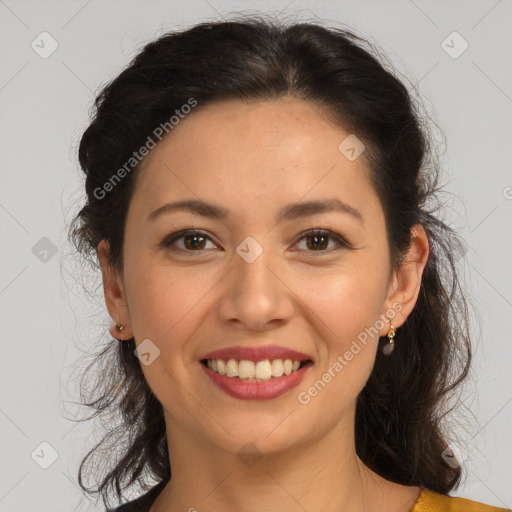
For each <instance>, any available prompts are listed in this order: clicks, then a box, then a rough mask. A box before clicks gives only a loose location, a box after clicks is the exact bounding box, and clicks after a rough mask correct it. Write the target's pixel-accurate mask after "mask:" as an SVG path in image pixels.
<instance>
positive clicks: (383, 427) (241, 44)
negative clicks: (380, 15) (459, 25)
mask: <svg viewBox="0 0 512 512" xmlns="http://www.w3.org/2000/svg"><path fill="white" fill-rule="evenodd" d="M430 140H431V139H430V138H429V136H428V133H427V131H426V129H425V128H424V126H423V123H422V119H421V117H420V115H419V114H418V109H417V106H416V105H415V103H414V102H413V100H412V99H411V97H410V96H409V94H408V92H407V90H406V88H405V87H404V85H403V84H402V83H401V82H400V81H399V80H398V79H397V78H395V77H394V76H393V74H392V73H391V72H390V71H388V70H386V69H385V68H384V66H383V65H382V64H381V63H380V62H379V59H377V58H376V57H374V56H372V54H371V52H370V49H365V42H364V40H362V39H360V38H358V37H357V36H356V35H354V34H352V33H350V32H348V31H342V30H338V29H327V28H323V27H321V26H318V25H313V24H306V23H304V24H296V25H290V26H285V25H284V24H280V23H276V22H269V21H266V20H265V19H263V18H252V19H243V20H231V21H228V22H218V23H205V24H201V25H198V26H196V27H193V28H191V29H189V30H185V31H182V32H175V33H169V34H167V35H164V36H163V37H161V38H159V39H158V40H156V41H153V42H151V43H149V44H148V45H146V47H145V48H144V49H143V50H142V51H141V52H140V53H139V54H138V55H137V56H136V57H135V59H134V60H133V62H132V63H131V64H130V66H129V67H128V68H127V69H125V70H124V71H123V72H122V73H121V74H120V75H119V76H118V77H117V78H116V79H115V80H113V81H112V82H111V83H110V84H108V86H106V87H105V88H104V90H103V91H102V92H101V94H100V95H99V96H98V98H97V100H96V112H95V116H94V119H93V121H92V123H91V125H90V126H89V127H88V128H87V130H86V131H85V133H84V134H83V137H82V140H81V143H80V149H79V159H80V163H81V166H82V168H83V171H84V173H85V174H86V191H87V203H86V204H85V205H84V207H83V208H82V210H81V211H80V213H79V214H78V216H77V218H76V219H75V222H74V225H73V226H72V230H71V238H72V240H73V241H74V242H75V244H76V245H77V247H78V248H79V250H81V251H82V252H83V253H84V254H86V255H89V256H92V258H93V260H94V258H96V257H97V258H98V261H99V265H100V267H101V271H102V277H103V287H104V293H105V301H106V306H107V308H108V311H109V314H110V316H111V317H112V319H113V321H114V323H113V325H112V327H111V329H110V333H111V335H112V337H113V338H116V339H118V340H119V342H118V344H116V343H114V344H110V345H109V346H107V347H106V348H105V349H104V350H102V351H101V352H100V353H99V354H98V363H101V362H103V364H104V366H103V370H102V374H101V376H100V379H99V380H98V381H97V386H99V387H98V388H96V392H97V394H96V395H95V396H94V398H91V400H90V401H89V402H88V405H89V406H90V407H92V408H93V409H94V410H95V411H96V414H101V415H107V414H108V415H109V416H108V418H109V419H110V420H111V421H112V418H117V419H116V420H114V421H117V424H112V425H111V432H110V433H109V435H108V436H107V437H106V438H105V440H104V443H103V444H102V446H105V448H104V450H103V451H100V450H99V448H101V446H97V447H95V449H93V450H92V451H91V452H90V453H89V454H88V456H87V457H86V458H85V459H84V461H83V462H82V465H81V467H80V473H79V482H80V485H81V486H82V487H83V488H84V489H85V490H87V491H89V492H99V493H101V495H102V497H103V499H104V502H105V505H106V506H107V507H109V506H110V502H109V498H108V497H109V492H110V490H114V491H115V493H116V497H117V500H118V501H124V500H125V499H126V498H125V494H124V493H123V491H124V490H125V489H127V488H129V487H130V486H132V485H133V484H134V483H139V484H140V485H141V486H142V487H143V489H144V490H145V491H148V489H149V487H151V486H152V485H153V487H152V488H151V489H149V491H148V492H145V494H144V495H143V496H141V497H140V498H138V499H135V500H134V501H132V502H130V503H129V504H125V505H124V506H120V507H118V508H115V510H118V511H123V512H127V511H132V510H133V511H149V512H164V511H171V510H172V511H174V510H189V511H192V510H199V511H201V510H208V511H213V512H216V511H220V510H222V511H229V510H237V511H241V510H243V511H251V512H254V511H260V510H261V511H263V510H288V511H290V510H308V511H317V510H345V511H373V510H379V511H380V512H399V511H401V512H404V511H408V510H412V511H414V512H425V511H434V510H435V511H445V510H460V511H470V510H478V511H496V510H503V509H497V508H494V507H490V506H486V505H482V504H478V503H475V502H471V501H469V500H464V499H461V498H452V497H448V493H449V492H450V491H451V490H452V489H454V488H455V487H456V485H457V484H458V482H459V481H460V478H461V469H460V466H459V464H458V462H457V461H456V460H455V459H454V458H453V456H452V455H453V454H452V452H451V449H450V446H449V445H448V443H447V441H446V439H445V437H444V435H443V432H444V430H443V425H442V423H441V420H442V417H443V415H444V414H445V413H446V412H447V411H446V403H447V401H448V399H449V397H450V396H451V393H452V391H453V389H454V388H455V387H456V386H458V385H459V384H460V383H461V382H462V381H463V379H464V378H465V377H466V375H467V372H468V366H469V362H470V353H471V352H470V344H469V336H468V316H467V310H466V302H465V299H464V296H463V295H462V293H461V291H460V287H459V285H458V281H457V277H456V273H455V266H454V260H455V257H456V255H455V253H454V247H455V246H454V243H455V241H456V238H455V234H454V233H453V232H452V231H451V229H450V228H449V227H448V226H446V225H445V224H444V223H443V222H442V221H440V220H439V219H437V218H436V216H435V215H434V212H433V209H432V200H433V199H435V196H434V191H435V190H436V185H437V181H436V180H437V167H436V162H435V160H434V159H433V158H432V157H433V155H432V153H433V151H432V149H431V148H430V146H429V144H430ZM116 415H117V416H116ZM121 436H123V439H122V440H121V439H120V437H121ZM120 446H122V448H120V452H119V453H118V455H117V457H115V458H114V459H113V460H112V461H110V460H109V459H108V458H107V459H103V460H102V462H103V463H105V460H107V461H108V462H107V465H106V474H105V475H104V476H103V477H102V479H101V482H100V483H99V485H98V486H97V489H94V490H93V491H90V489H88V488H87V487H85V485H84V484H83V480H82V476H83V474H84V472H85V470H86V468H87V467H88V465H91V466H92V467H94V471H97V467H98V466H97V464H95V461H96V460H97V457H98V456H101V455H103V454H104V453H107V454H109V453H110V452H109V450H112V449H113V448H117V449H118V450H119V447H120ZM95 457H96V459H95ZM171 474H172V478H171ZM97 476H99V475H97ZM150 481H152V482H151V483H150ZM155 484H156V485H155Z"/></svg>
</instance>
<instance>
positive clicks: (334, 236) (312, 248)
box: [299, 229, 349, 254]
mask: <svg viewBox="0 0 512 512" xmlns="http://www.w3.org/2000/svg"><path fill="white" fill-rule="evenodd" d="M303 240H305V241H306V243H305V249H300V250H305V251H306V252H318V253H322V254H328V253H331V252H333V251H336V250H339V249H340V248H348V247H349V244H348V243H347V241H346V240H345V239H344V238H343V237H342V236H341V235H339V234H338V233H334V232H332V231H327V230H323V229H314V230H311V231H308V232H306V233H304V234H303V236H302V237H301V238H300V240H299V242H302V241H303ZM331 241H333V242H334V243H335V245H334V248H333V247H332V246H331V247H330V248H329V243H330V242H331Z"/></svg>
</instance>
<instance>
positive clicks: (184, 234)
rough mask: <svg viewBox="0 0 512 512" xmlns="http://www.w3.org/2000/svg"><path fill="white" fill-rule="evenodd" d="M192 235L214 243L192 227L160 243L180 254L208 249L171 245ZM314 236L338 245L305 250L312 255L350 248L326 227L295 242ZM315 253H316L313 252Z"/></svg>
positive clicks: (201, 251) (312, 230) (305, 233)
mask: <svg viewBox="0 0 512 512" xmlns="http://www.w3.org/2000/svg"><path fill="white" fill-rule="evenodd" d="M194 235H196V236H197V235H199V236H201V237H203V238H205V239H207V240H209V241H211V242H212V243H215V242H213V240H212V239H211V238H210V237H209V236H208V235H206V234H205V233H204V232H203V231H198V230H193V229H185V230H181V231H178V232H176V233H173V234H171V235H169V236H168V237H167V238H166V239H165V240H164V241H163V242H162V244H161V245H162V246H163V247H165V248H168V249H170V250H171V251H172V252H175V253H181V254H183V253H194V252H195V253H199V254H200V253H203V252H205V251H207V250H208V249H200V250H198V251H192V250H188V249H179V248H177V247H175V246H173V244H174V243H175V242H176V241H177V240H180V239H183V238H186V237H188V236H194ZM314 236H324V237H329V238H331V239H332V240H334V241H335V242H337V243H338V244H339V247H338V248H335V249H321V250H318V251H314V250H311V251H308V250H306V252H309V253H312V255H314V256H324V255H326V254H331V253H332V252H336V251H339V250H341V249H350V248H351V246H350V244H349V243H348V242H347V241H346V240H345V239H344V238H343V237H342V236H341V235H339V234H338V233H335V232H333V231H329V230H326V229H310V230H308V231H305V232H304V233H301V236H300V238H299V239H298V241H297V242H296V244H298V243H299V242H301V241H302V240H303V239H305V238H308V237H314ZM296 244H295V245H296ZM315 253H317V254H315Z"/></svg>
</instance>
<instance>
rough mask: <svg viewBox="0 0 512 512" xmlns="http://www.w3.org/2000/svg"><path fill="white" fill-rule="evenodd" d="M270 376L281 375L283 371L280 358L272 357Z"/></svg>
mask: <svg viewBox="0 0 512 512" xmlns="http://www.w3.org/2000/svg"><path fill="white" fill-rule="evenodd" d="M271 368H272V377H281V375H283V373H284V367H283V361H282V360H281V359H274V360H273V361H272V367H271Z"/></svg>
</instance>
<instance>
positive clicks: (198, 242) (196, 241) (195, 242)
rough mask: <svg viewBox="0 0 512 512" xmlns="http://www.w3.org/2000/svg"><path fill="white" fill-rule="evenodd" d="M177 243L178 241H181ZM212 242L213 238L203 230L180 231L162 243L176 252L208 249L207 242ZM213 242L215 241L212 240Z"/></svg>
mask: <svg viewBox="0 0 512 512" xmlns="http://www.w3.org/2000/svg"><path fill="white" fill-rule="evenodd" d="M181 241H183V243H181V244H177V242H181ZM208 241H210V242H212V240H211V238H210V237H209V236H207V235H205V234H204V233H202V232H201V231H191V230H185V231H179V232H177V233H173V234H172V235H170V236H169V237H167V238H166V239H165V240H164V242H163V243H162V245H163V246H164V247H167V248H169V249H171V250H172V251H175V252H201V251H205V250H207V248H206V244H207V242H208ZM212 243H213V242H212Z"/></svg>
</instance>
